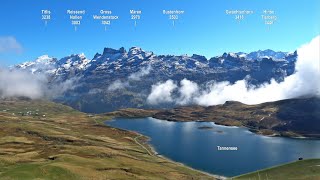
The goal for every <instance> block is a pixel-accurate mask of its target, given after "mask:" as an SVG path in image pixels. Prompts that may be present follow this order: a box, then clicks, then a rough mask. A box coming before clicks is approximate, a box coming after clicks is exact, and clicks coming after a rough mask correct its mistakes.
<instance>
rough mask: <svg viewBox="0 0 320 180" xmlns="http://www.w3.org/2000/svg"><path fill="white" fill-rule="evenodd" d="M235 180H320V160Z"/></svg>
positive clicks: (278, 167)
mask: <svg viewBox="0 0 320 180" xmlns="http://www.w3.org/2000/svg"><path fill="white" fill-rule="evenodd" d="M232 179H235V180H238V179H239V180H240V179H243V180H249V179H251V180H272V179H297V180H298V179H299V180H318V179H320V159H309V160H302V161H296V162H293V163H289V164H285V165H281V166H277V167H273V168H269V169H265V170H261V171H256V172H253V173H249V174H245V175H242V176H237V177H234V178H232Z"/></svg>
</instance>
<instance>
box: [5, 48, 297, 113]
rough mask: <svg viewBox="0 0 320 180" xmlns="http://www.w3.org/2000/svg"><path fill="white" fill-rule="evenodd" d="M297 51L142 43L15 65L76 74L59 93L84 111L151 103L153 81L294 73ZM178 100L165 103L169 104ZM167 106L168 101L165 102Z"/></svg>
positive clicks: (61, 76)
mask: <svg viewBox="0 0 320 180" xmlns="http://www.w3.org/2000/svg"><path fill="white" fill-rule="evenodd" d="M296 60H297V52H296V51H295V52H291V53H287V52H275V51H273V50H269V49H268V50H264V51H261V50H259V51H255V52H251V53H243V52H238V53H224V54H222V55H220V56H215V57H212V58H210V59H207V58H206V57H205V56H202V55H197V54H193V55H192V56H188V55H180V56H175V55H156V54H154V53H153V52H151V51H145V50H143V49H141V48H139V47H132V48H130V49H129V50H128V51H127V50H126V49H125V48H123V47H122V48H120V49H112V48H104V50H103V52H102V53H101V54H100V53H96V54H95V55H94V57H93V58H92V59H88V58H87V57H86V56H85V55H84V54H72V55H70V56H66V57H64V58H61V59H57V58H54V57H50V56H48V55H43V56H40V57H39V58H37V59H36V60H34V61H27V62H24V63H21V64H17V65H15V66H13V67H11V68H12V69H19V70H23V71H28V72H30V73H32V74H41V75H45V76H46V77H48V79H49V80H50V81H49V83H50V84H51V85H54V84H55V83H60V82H65V81H67V80H70V79H73V80H75V82H73V83H74V84H76V86H75V87H74V88H71V89H68V90H67V91H65V92H64V93H63V94H62V95H60V96H58V97H54V98H53V99H54V100H55V101H58V102H62V103H64V104H67V105H70V106H72V107H74V108H76V109H78V110H81V111H84V112H94V113H100V112H107V111H113V110H116V109H119V108H128V107H134V108H149V107H154V106H151V105H149V104H148V103H146V98H147V95H148V94H149V93H150V91H151V87H152V85H154V84H156V83H157V82H163V81H166V80H168V79H171V80H173V81H180V80H182V79H184V78H186V79H188V80H192V81H194V82H196V83H199V84H204V83H207V82H210V81H217V82H219V81H229V82H230V83H234V82H236V81H238V80H242V79H246V80H247V81H248V83H249V84H252V85H259V84H262V83H265V82H269V81H270V80H271V79H275V80H276V81H278V82H281V81H283V79H284V77H286V76H289V75H291V74H293V73H294V69H295V68H294V67H295V62H296ZM167 106H172V105H164V107H167ZM162 107H163V105H162Z"/></svg>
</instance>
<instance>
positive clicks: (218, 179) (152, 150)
mask: <svg viewBox="0 0 320 180" xmlns="http://www.w3.org/2000/svg"><path fill="white" fill-rule="evenodd" d="M110 121H114V119H111V120H106V121H104V122H103V124H105V125H108V124H107V122H110ZM108 126H110V125H108ZM111 127H112V128H116V129H120V130H124V131H129V132H133V133H135V134H137V135H138V136H140V137H144V138H145V139H146V140H145V141H143V142H142V143H143V144H144V145H146V146H148V147H147V148H149V149H150V150H151V152H152V154H153V155H154V156H156V157H158V158H161V159H164V160H166V161H168V162H170V163H173V164H176V165H180V166H184V167H186V168H188V169H190V170H192V171H197V172H199V173H202V174H205V175H207V176H210V177H213V178H215V179H217V180H225V179H228V178H229V177H226V176H222V175H218V174H212V173H209V172H205V171H202V170H199V169H194V168H192V167H190V166H188V165H186V164H184V163H181V162H177V161H174V160H172V159H170V158H169V157H166V156H164V155H161V154H159V153H158V152H157V150H156V149H155V147H153V146H152V144H150V140H151V138H150V137H149V136H147V135H144V134H141V133H139V132H137V131H132V130H128V129H123V128H118V127H113V126H111Z"/></svg>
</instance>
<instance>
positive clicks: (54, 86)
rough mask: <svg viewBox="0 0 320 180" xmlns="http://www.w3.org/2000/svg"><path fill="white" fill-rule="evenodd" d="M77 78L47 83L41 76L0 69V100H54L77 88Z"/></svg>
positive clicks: (44, 77) (46, 79)
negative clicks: (12, 98)
mask: <svg viewBox="0 0 320 180" xmlns="http://www.w3.org/2000/svg"><path fill="white" fill-rule="evenodd" d="M78 80H79V78H78V77H75V78H71V79H67V80H65V81H59V83H49V80H48V78H47V77H46V76H45V75H43V74H32V73H31V72H27V71H22V70H8V69H0V98H10V97H20V96H23V97H28V98H31V99H39V98H49V99H50V98H55V97H57V96H60V95H62V94H63V93H65V92H66V91H68V90H70V89H74V88H75V87H76V86H77V84H78V83H77V82H78Z"/></svg>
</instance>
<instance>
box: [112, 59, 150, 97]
mask: <svg viewBox="0 0 320 180" xmlns="http://www.w3.org/2000/svg"><path fill="white" fill-rule="evenodd" d="M151 70H152V67H151V66H150V65H149V66H146V67H142V68H141V69H140V70H139V71H137V72H135V73H132V74H130V75H129V76H128V78H126V79H125V80H120V79H117V80H115V81H113V82H112V83H111V84H110V85H109V86H108V88H107V90H108V91H115V90H118V89H125V88H127V87H130V84H129V81H140V80H141V78H142V77H144V76H147V75H148V74H150V72H151Z"/></svg>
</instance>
